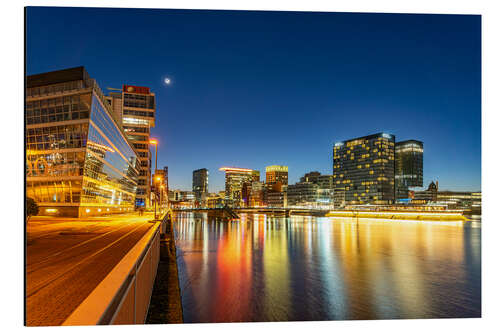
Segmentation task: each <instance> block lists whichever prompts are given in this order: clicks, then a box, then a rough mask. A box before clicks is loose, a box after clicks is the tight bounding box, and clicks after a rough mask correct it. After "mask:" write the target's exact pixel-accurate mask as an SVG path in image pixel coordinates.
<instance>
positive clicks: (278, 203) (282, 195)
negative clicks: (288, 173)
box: [266, 185, 288, 207]
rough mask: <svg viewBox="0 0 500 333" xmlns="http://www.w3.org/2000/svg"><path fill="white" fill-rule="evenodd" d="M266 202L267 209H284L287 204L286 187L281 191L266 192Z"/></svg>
mask: <svg viewBox="0 0 500 333" xmlns="http://www.w3.org/2000/svg"><path fill="white" fill-rule="evenodd" d="M287 186H288V185H287ZM266 202H267V206H268V207H286V206H287V203H288V199H287V187H285V188H284V189H283V190H282V191H271V192H267V193H266Z"/></svg>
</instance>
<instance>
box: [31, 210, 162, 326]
mask: <svg viewBox="0 0 500 333" xmlns="http://www.w3.org/2000/svg"><path fill="white" fill-rule="evenodd" d="M152 219H153V214H148V213H146V214H144V215H143V216H139V215H137V214H126V215H113V216H101V217H92V218H86V219H85V220H82V219H76V218H54V217H32V218H31V219H30V221H29V223H28V225H27V247H26V325H28V326H52V325H61V324H62V323H63V322H64V321H65V320H66V318H68V316H69V315H71V313H72V312H73V311H74V310H75V309H76V308H77V307H78V306H79V305H80V304H81V303H82V302H83V301H84V300H85V299H86V297H87V296H88V295H89V294H90V293H91V292H92V291H93V290H94V289H95V288H96V287H97V285H99V283H100V282H101V281H102V280H103V279H104V278H105V277H106V276H107V275H108V273H109V272H110V271H111V270H112V269H113V268H114V267H115V266H116V265H117V264H118V263H119V262H120V260H121V259H122V258H123V257H124V256H125V255H126V254H127V253H128V252H129V251H130V250H131V249H132V248H133V247H134V245H135V244H137V242H138V241H139V240H140V239H141V238H142V237H143V236H144V235H145V234H146V233H147V232H148V230H150V229H151V228H152V227H153V225H154V224H153V223H149V220H152Z"/></svg>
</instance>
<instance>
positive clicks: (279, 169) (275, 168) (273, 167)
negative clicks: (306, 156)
mask: <svg viewBox="0 0 500 333" xmlns="http://www.w3.org/2000/svg"><path fill="white" fill-rule="evenodd" d="M273 171H277V172H288V167H287V166H284V165H270V166H267V167H266V172H273Z"/></svg>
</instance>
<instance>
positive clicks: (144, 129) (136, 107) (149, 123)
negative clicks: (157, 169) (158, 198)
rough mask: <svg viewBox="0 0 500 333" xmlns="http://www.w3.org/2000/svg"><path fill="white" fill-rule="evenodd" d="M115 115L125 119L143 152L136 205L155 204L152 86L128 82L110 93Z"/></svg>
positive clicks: (130, 137)
mask: <svg viewBox="0 0 500 333" xmlns="http://www.w3.org/2000/svg"><path fill="white" fill-rule="evenodd" d="M106 99H107V100H108V102H109V103H110V105H111V109H112V110H113V113H114V114H115V117H116V118H117V119H118V120H119V121H120V122H121V125H122V126H123V130H124V131H125V133H126V134H127V139H128V140H129V141H130V142H131V143H132V145H133V146H134V148H135V149H136V151H137V153H138V155H139V163H140V167H141V169H140V174H139V184H138V188H137V197H136V205H137V206H144V205H146V206H150V205H151V201H150V199H151V194H150V191H151V188H150V185H151V173H152V172H151V155H152V153H151V151H150V149H149V139H150V129H151V128H152V127H154V126H155V116H156V99H155V94H154V93H153V92H151V90H150V89H149V88H148V87H139V86H133V85H127V84H124V85H123V86H122V89H121V90H120V89H112V91H111V92H110V93H109V94H108V96H106Z"/></svg>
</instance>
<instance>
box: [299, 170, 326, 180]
mask: <svg viewBox="0 0 500 333" xmlns="http://www.w3.org/2000/svg"><path fill="white" fill-rule="evenodd" d="M319 176H321V173H319V172H318V171H311V172H308V173H306V174H305V175H304V176H302V177H300V181H301V182H311V183H315V182H316V180H317V179H318V177H319Z"/></svg>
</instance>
